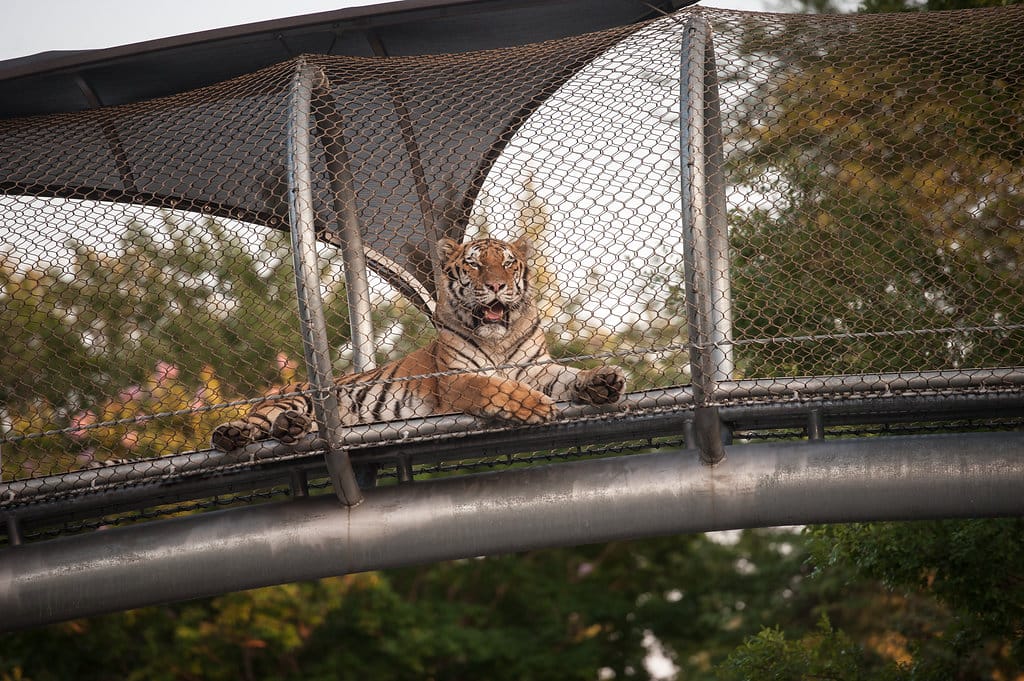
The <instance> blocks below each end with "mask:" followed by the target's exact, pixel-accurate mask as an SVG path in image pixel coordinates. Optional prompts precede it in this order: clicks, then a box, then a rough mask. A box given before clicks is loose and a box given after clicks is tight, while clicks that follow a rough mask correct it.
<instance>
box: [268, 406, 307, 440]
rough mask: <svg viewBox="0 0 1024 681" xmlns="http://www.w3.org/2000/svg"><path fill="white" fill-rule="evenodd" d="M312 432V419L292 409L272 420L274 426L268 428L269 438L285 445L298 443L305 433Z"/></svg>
mask: <svg viewBox="0 0 1024 681" xmlns="http://www.w3.org/2000/svg"><path fill="white" fill-rule="evenodd" d="M311 430H313V419H312V418H310V416H309V414H305V413H303V412H300V411H295V410H294V409H288V410H286V411H282V412H281V413H280V414H278V415H277V418H275V419H274V425H272V426H271V427H270V437H272V438H274V439H275V440H279V441H280V442H283V443H284V444H286V445H290V444H293V443H295V442H298V440H299V439H300V438H301V437H302V436H303V435H305V434H306V433H308V432H310V431H311Z"/></svg>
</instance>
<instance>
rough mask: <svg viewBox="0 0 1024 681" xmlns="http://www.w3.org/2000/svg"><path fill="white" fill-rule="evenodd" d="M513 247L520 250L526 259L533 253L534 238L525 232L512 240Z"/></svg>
mask: <svg viewBox="0 0 1024 681" xmlns="http://www.w3.org/2000/svg"><path fill="white" fill-rule="evenodd" d="M512 248H514V249H516V250H517V251H519V253H520V255H522V256H523V258H524V259H526V258H529V257H531V256H532V255H533V240H532V239H530V237H528V236H526V235H525V234H524V235H523V236H521V237H519V238H518V239H516V240H515V241H513V242H512Z"/></svg>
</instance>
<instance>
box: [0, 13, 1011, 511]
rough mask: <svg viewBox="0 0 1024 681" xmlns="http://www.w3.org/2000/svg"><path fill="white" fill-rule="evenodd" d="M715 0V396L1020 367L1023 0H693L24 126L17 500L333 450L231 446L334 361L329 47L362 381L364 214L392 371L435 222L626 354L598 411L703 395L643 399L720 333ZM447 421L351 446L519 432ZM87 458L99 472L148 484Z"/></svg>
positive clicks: (370, 436)
mask: <svg viewBox="0 0 1024 681" xmlns="http://www.w3.org/2000/svg"><path fill="white" fill-rule="evenodd" d="M693 15H699V16H703V17H706V18H707V20H708V21H709V23H710V25H711V28H712V36H713V41H714V49H715V66H716V71H717V79H718V82H719V95H720V99H721V106H722V132H723V138H724V159H725V168H724V171H725V186H724V187H723V188H720V189H719V192H724V198H725V199H726V201H727V204H726V206H727V209H728V220H727V226H728V241H729V249H730V252H729V253H728V254H727V258H728V262H729V263H730V268H729V271H728V272H718V273H716V275H717V276H724V277H728V278H729V279H730V281H729V284H730V286H729V287H728V289H727V290H729V291H731V298H730V301H729V302H730V303H731V316H732V319H731V321H732V330H731V335H732V337H731V340H730V341H727V342H724V343H722V342H719V343H718V345H719V349H720V350H722V349H724V350H725V351H726V352H727V354H728V356H729V357H730V361H731V362H732V364H733V365H734V370H732V371H730V372H728V375H726V376H722V377H719V378H720V379H723V380H720V381H719V382H718V384H717V386H716V388H715V390H714V392H713V393H711V394H710V395H708V396H706V397H707V400H708V403H714V404H719V405H729V404H740V403H745V402H748V401H750V400H763V399H768V400H772V399H784V400H790V401H791V400H793V399H796V400H798V401H799V400H814V399H820V398H822V397H823V396H826V395H835V394H840V395H844V396H847V397H851V396H853V397H858V396H864V395H869V394H874V393H878V394H894V393H906V392H916V393H921V392H927V393H928V394H932V393H936V394H944V393H946V392H954V391H960V392H963V391H976V392H977V391H994V390H1000V391H1010V392H1019V391H1020V385H1021V380H1020V376H1021V372H1020V371H1019V368H1020V366H1021V365H1022V364H1024V361H1022V354H1024V353H1022V348H1024V275H1022V272H1024V269H1022V268H1021V267H1020V261H1021V257H1022V255H1024V240H1022V238H1021V234H1024V229H1022V227H1024V198H1022V194H1021V190H1022V155H1024V124H1022V119H1021V114H1020V112H1021V111H1022V110H1024V76H1022V75H1021V74H1022V73H1024V63H1022V62H1024V49H1020V48H1021V47H1022V46H1024V12H1022V11H1021V10H1020V9H1019V8H1012V7H1011V8H1002V9H998V10H971V11H968V12H958V13H936V14H914V15H907V16H849V17H822V16H814V17H804V16H784V15H763V14H749V13H740V12H730V11H718V10H698V11H696V12H692V11H691V12H682V13H679V14H677V15H675V16H673V17H666V18H662V19H659V20H656V21H654V22H650V23H648V24H645V25H641V26H633V27H627V28H623V29H617V30H613V31H607V32H604V33H599V34H592V35H588V36H582V37H578V38H571V39H566V40H561V41H553V42H550V43H544V44H540V45H532V46H525V47H521V48H512V49H508V50H497V51H491V52H480V53H469V54H464V55H442V56H425V57H402V58H376V59H366V58H347V57H332V56H308V57H303V58H300V59H296V60H293V61H291V62H287V63H284V64H281V65H278V66H276V67H272V68H270V69H266V70H264V71H261V72H259V73H256V74H252V75H250V76H246V77H243V78H238V79H235V80H232V81H229V82H226V83H223V84H220V85H217V86H214V87H210V88H205V89H203V90H199V91H195V92H191V93H185V94H182V95H178V96H175V97H170V98H167V99H163V100H157V101H153V102H147V103H141V104H133V105H126V106H120V107H110V108H105V109H100V110H96V111H92V112H86V113H80V114H69V115H62V116H49V117H41V118H32V119H12V120H7V121H0V140H2V141H0V148H2V153H0V186H2V190H3V194H4V196H2V197H0V214H2V218H0V232H2V233H3V237H4V239H3V241H4V249H3V251H2V252H0V257H2V259H3V260H2V267H0V276H2V281H0V301H2V308H0V333H2V334H3V335H4V338H3V343H2V347H3V348H4V350H3V352H4V356H5V361H4V362H2V363H0V372H2V380H0V404H2V409H3V420H4V423H3V427H4V432H3V434H2V441H0V454H2V480H3V481H11V480H15V481H17V480H24V481H25V482H24V484H23V486H22V487H18V484H19V483H11V484H9V485H8V487H7V489H8V495H9V497H10V498H9V499H0V503H8V502H9V503H15V502H16V501H17V500H16V499H15V497H17V495H18V494H19V493H20V492H21V491H22V490H29V489H31V490H32V491H33V494H36V493H39V494H47V493H50V494H53V495H58V494H63V493H66V490H65V489H64V488H63V487H62V485H61V482H60V479H59V475H60V474H62V473H65V472H68V471H74V470H76V469H79V468H82V467H83V466H88V465H90V464H92V463H94V462H96V463H102V462H108V461H110V460H112V459H129V460H138V463H137V464H134V467H135V470H136V471H138V472H141V473H146V471H147V470H149V471H151V472H152V473H153V474H154V475H159V476H165V477H167V478H171V477H174V476H181V475H193V476H203V475H208V474H209V473H210V472H211V471H213V470H218V471H220V472H225V471H230V470H232V469H233V468H238V467H245V466H252V465H255V463H256V462H257V461H258V462H267V461H280V460H284V459H288V458H289V457H296V456H299V455H301V454H302V453H303V452H308V451H309V450H310V449H311V448H312V449H315V446H314V445H312V444H310V442H309V440H308V439H307V440H305V441H303V442H304V444H300V446H299V447H298V448H295V447H290V446H280V445H276V444H273V443H264V444H263V445H259V446H255V449H253V448H250V449H247V450H245V451H243V452H240V453H236V454H233V455H232V454H228V455H225V456H222V457H219V458H216V457H210V456H208V455H207V454H205V453H204V451H203V450H206V449H207V448H208V446H209V441H210V436H211V433H212V432H213V431H214V429H215V427H216V426H217V425H218V424H221V423H224V422H227V421H232V420H234V419H238V418H239V417H240V416H241V415H243V414H244V413H246V412H247V411H248V410H249V409H250V408H252V407H253V403H254V402H255V403H256V406H257V408H258V407H259V406H260V405H261V404H266V402H261V401H260V400H262V399H263V398H264V397H265V396H268V395H271V394H273V393H274V392H275V391H281V390H285V391H293V392H292V393H289V394H292V395H293V396H294V397H298V398H303V397H305V396H306V395H309V394H310V393H309V391H308V390H307V389H306V387H305V386H302V385H298V386H296V385H295V384H296V383H297V382H301V381H304V380H306V379H307V378H309V377H308V376H307V371H306V364H305V361H304V348H303V337H302V333H301V330H300V325H299V323H298V318H299V315H300V310H299V303H298V302H297V294H296V285H295V273H294V270H293V262H292V254H291V247H290V245H289V236H288V234H287V232H286V230H287V227H288V225H289V224H290V222H291V220H292V219H293V214H292V213H293V212H294V210H295V205H296V204H295V203H294V195H293V193H292V192H291V191H290V188H289V173H290V170H289V167H288V158H289V151H290V148H289V134H290V131H291V130H292V128H291V126H292V125H293V123H294V109H293V108H292V106H293V103H294V99H293V94H294V92H293V89H292V88H293V85H294V82H295V77H296V73H297V72H298V71H297V69H302V68H308V69H311V73H313V74H314V77H313V82H312V94H311V99H310V118H311V129H310V137H309V141H310V158H309V165H308V170H309V171H310V174H311V176H312V204H313V205H312V206H309V208H310V210H311V212H312V214H313V216H314V219H315V224H316V229H317V231H318V236H319V238H320V240H321V242H322V245H321V247H320V250H319V253H318V258H317V263H318V268H319V282H320V283H319V294H320V296H321V297H322V298H323V302H324V305H323V310H324V316H325V325H326V328H327V332H328V336H329V343H330V349H331V353H332V363H331V370H332V373H333V375H334V377H335V378H337V377H341V376H344V375H347V374H348V373H350V372H351V371H352V370H353V369H354V368H356V367H355V366H354V362H355V361H356V356H357V355H358V348H359V339H358V338H353V333H352V330H351V328H350V321H351V319H350V307H349V305H350V300H349V297H348V294H349V289H350V287H349V286H348V285H347V283H346V279H345V268H344V267H343V265H342V262H343V257H342V252H343V249H344V246H345V244H346V243H347V237H346V236H345V231H344V226H345V224H346V222H348V223H350V224H356V225H358V231H359V235H360V237H361V239H362V240H363V242H364V246H365V247H366V254H367V260H368V262H369V264H370V267H371V269H372V270H374V272H372V273H371V275H370V280H369V297H370V300H369V301H368V302H369V303H370V305H369V307H368V309H369V310H370V314H372V319H371V320H370V326H371V327H372V329H373V338H372V355H373V356H372V357H371V359H372V361H373V362H374V363H375V364H377V365H383V364H385V363H386V362H388V361H391V360H394V359H395V358H398V357H403V356H405V355H407V354H408V353H410V352H413V351H415V350H416V349H418V348H423V347H424V346H426V345H427V344H428V343H430V342H431V340H432V339H433V338H434V337H435V335H436V331H435V329H434V327H433V325H432V324H431V321H430V319H429V316H428V314H427V312H426V311H425V307H426V304H425V303H424V299H425V298H429V297H431V296H433V295H435V294H436V290H435V283H436V281H437V280H436V277H437V276H438V272H437V271H435V269H434V267H433V266H432V263H431V258H432V255H433V252H434V248H435V244H436V243H437V241H438V239H440V238H442V237H451V238H453V239H455V240H457V241H465V240H468V239H472V238H479V237H484V236H490V237H495V238H498V239H502V240H507V241H514V240H515V239H517V238H519V237H523V236H525V237H527V238H528V239H529V240H530V241H531V242H532V244H533V251H534V252H533V255H532V256H531V257H530V264H531V270H532V278H533V282H534V286H535V293H536V299H537V314H538V317H539V319H540V321H541V324H542V326H543V328H545V329H546V330H547V339H548V343H549V346H550V350H551V354H552V355H553V356H554V357H555V358H557V361H558V362H559V363H565V364H568V365H572V366H575V367H580V368H594V367H598V366H602V365H616V366H619V367H621V368H622V369H623V370H624V373H625V376H626V384H627V390H629V391H632V394H631V396H629V397H627V398H626V400H625V404H626V405H627V406H626V407H624V408H602V409H597V410H596V413H593V412H594V411H595V410H592V411H591V412H588V411H587V410H586V409H582V410H581V409H577V410H576V411H574V412H571V415H578V416H579V417H580V418H586V419H591V420H607V419H615V418H619V417H620V416H621V415H623V414H626V415H628V416H630V417H633V416H636V415H637V414H642V413H644V412H645V411H652V410H687V409H689V408H691V406H692V396H691V394H690V393H688V392H686V390H685V389H680V390H679V391H677V392H675V393H672V392H667V393H664V394H663V393H657V395H658V397H657V398H656V399H655V398H650V399H648V400H647V401H644V399H641V398H640V397H636V395H641V396H645V395H647V396H649V395H651V394H653V393H644V392H643V391H655V390H660V389H665V388H669V389H670V388H673V387H680V386H688V385H689V384H690V383H691V370H690V366H691V364H690V362H691V356H692V354H693V353H694V352H696V353H701V352H706V351H707V350H708V347H709V344H714V343H715V341H714V340H713V339H712V340H709V339H699V338H695V339H693V342H691V334H690V331H689V329H688V325H687V317H688V310H687V308H686V304H687V303H686V296H685V291H684V287H685V280H686V278H685V272H684V264H683V263H684V252H683V240H684V239H683V231H684V226H683V225H682V224H681V222H682V221H683V214H684V211H683V207H682V206H681V203H680V201H681V200H680V170H681V165H680V163H681V162H680V126H681V124H682V123H683V122H684V121H685V116H683V115H681V111H683V112H684V113H692V112H693V111H694V110H696V109H697V108H699V107H701V106H702V103H701V98H700V95H701V94H703V93H700V92H689V93H687V98H686V100H685V101H682V102H681V97H680V49H681V47H680V45H681V41H682V38H683V34H684V31H685V30H687V29H686V26H687V24H686V21H685V20H686V18H687V17H690V16H693ZM712 198H713V199H714V198H717V199H721V198H723V197H722V196H721V195H719V196H717V197H712ZM697 210H698V211H702V210H704V207H703V206H698V207H697ZM396 287H397V288H398V290H399V291H400V292H401V293H404V294H406V295H404V296H403V295H400V294H399V293H398V292H396ZM417 291H419V293H418V294H417ZM364 302H367V301H364ZM721 302H722V301H720V300H713V301H711V303H712V307H714V306H715V304H716V303H721ZM480 314H484V313H482V312H481V313H480ZM356 321H359V320H356ZM497 364H499V365H501V366H502V367H504V369H503V370H504V371H505V372H506V373H516V372H518V370H519V369H520V368H523V369H526V368H527V365H531V366H532V365H534V364H537V363H536V362H532V363H531V362H527V363H519V362H518V361H515V362H512V364H510V365H507V366H506V365H504V364H502V363H501V362H497ZM541 364H542V365H543V362H542V363H541ZM441 369H442V370H438V367H433V368H432V369H431V368H430V367H427V368H426V369H424V368H422V367H421V368H420V370H418V371H415V372H413V373H414V374H415V376H414V377H412V378H410V377H408V376H395V375H389V374H387V373H385V374H375V375H372V376H371V377H370V378H369V379H368V380H366V381H363V383H362V384H361V385H359V386H357V387H356V388H355V391H356V392H357V393H358V392H359V391H362V395H363V397H364V398H365V397H366V396H367V395H369V396H371V399H370V400H369V401H370V403H371V404H370V405H369V407H368V411H369V412H370V413H371V415H380V414H386V413H388V411H387V409H388V407H389V404H390V402H389V401H390V400H392V399H397V398H395V396H396V395H399V394H400V393H401V392H402V390H403V388H404V387H405V386H407V385H409V384H410V383H413V382H416V381H421V380H423V375H426V377H427V378H428V379H431V380H433V379H437V378H438V377H447V376H449V375H451V374H460V373H462V374H464V373H465V372H446V371H443V367H442V368H441ZM975 369H1007V370H1006V371H1002V372H1001V373H1000V372H989V373H987V374H985V375H984V376H983V377H982V378H978V376H980V374H978V373H977V372H975V371H974V370H975ZM799 377H815V378H814V379H813V380H806V381H800V380H796V381H794V380H793V379H796V378H799ZM866 377H870V380H868V378H866ZM915 379H920V380H917V381H915ZM287 386H290V387H287ZM382 386H383V387H386V390H381V387H382ZM766 386H767V387H766ZM808 386H813V389H810V388H809V387H808ZM665 395H667V396H668V397H664V396H665ZM276 398H280V394H277V395H276ZM469 398H470V399H474V400H477V401H480V400H482V399H484V397H482V396H481V394H476V395H470V396H469ZM663 398H664V399H663ZM412 416H419V415H416V414H413V415H412ZM575 417H576V416H571V418H575ZM364 420H369V419H364ZM453 423H454V426H452V427H451V428H448V429H447V430H446V429H445V428H444V427H436V426H434V425H431V424H430V423H424V422H422V420H416V419H413V420H412V421H408V422H405V425H400V426H397V427H396V428H395V429H394V430H393V431H387V430H386V429H383V428H382V429H378V430H376V431H375V430H373V429H371V428H364V429H363V430H359V428H354V429H350V431H351V432H352V433H354V435H352V437H351V438H350V439H349V440H347V441H346V444H347V445H350V446H354V447H357V448H358V447H359V446H360V445H363V446H369V445H370V444H373V445H378V444H381V443H382V442H383V443H387V442H395V441H401V442H403V443H413V442H419V441H423V440H427V439H431V438H436V437H440V436H442V435H446V433H447V436H450V433H448V431H451V430H455V431H461V430H464V429H465V428H466V427H467V424H468V425H471V426H472V427H474V428H476V429H480V428H484V429H485V430H486V429H490V430H492V431H494V432H499V431H501V432H504V431H507V430H509V429H510V428H517V427H518V426H514V425H513V426H509V425H507V424H495V423H494V422H491V421H484V422H480V421H472V420H469V421H467V420H458V419H456V420H454V421H453ZM381 433H383V434H381ZM193 451H195V453H194V454H190V453H189V452H193ZM172 455H176V456H173V457H172ZM168 457H171V458H168ZM541 458H543V457H541ZM456 466H457V464H456ZM54 475H57V476H58V479H57V480H56V481H54V482H52V483H51V482H46V483H45V484H46V485H52V486H51V487H49V488H46V489H37V488H39V486H40V485H41V484H43V483H39V482H38V481H39V480H40V479H41V478H43V476H54ZM92 475H93V476H94V477H93V478H92V482H91V483H90V484H91V485H92V486H93V487H94V488H96V489H105V488H107V487H109V486H122V485H125V484H130V483H131V482H132V479H131V476H123V475H120V474H119V473H116V474H115V472H114V471H113V470H111V472H109V474H107V475H106V476H105V475H104V472H103V471H99V472H96V473H94V474H92ZM33 478H34V479H36V481H35V482H33V480H31V479H33ZM51 479H52V478H46V480H47V481H49V480H51ZM76 479H79V478H76ZM12 485H13V486H12ZM33 485H35V486H33ZM34 498H39V497H38V496H36V497H34Z"/></svg>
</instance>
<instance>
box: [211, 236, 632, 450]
mask: <svg viewBox="0 0 1024 681" xmlns="http://www.w3.org/2000/svg"><path fill="white" fill-rule="evenodd" d="M532 252H533V246H532V243H531V242H530V240H529V239H528V238H527V237H521V238H519V239H517V240H515V241H512V242H509V241H503V240H499V239H494V238H478V239H473V240H470V241H467V242H465V243H459V242H457V241H455V240H453V239H449V238H444V239H441V240H440V241H439V242H438V243H437V254H438V261H439V262H440V263H441V265H440V277H439V278H440V280H441V281H440V282H439V286H438V295H437V304H436V306H435V311H434V315H433V319H432V321H433V324H434V328H435V330H436V336H435V338H434V340H433V341H432V342H431V343H430V344H429V345H427V346H425V347H423V348H420V349H418V350H415V351H413V352H411V353H410V354H408V355H405V356H404V357H402V358H399V359H396V360H394V361H392V362H390V363H388V364H385V365H383V366H380V367H378V368H376V369H372V370H370V371H364V372H360V373H353V374H347V375H345V376H342V377H339V378H337V379H336V380H335V382H334V388H335V390H336V393H337V396H338V404H339V410H340V417H341V419H340V420H341V423H342V425H345V426H352V425H357V424H365V423H371V422H377V421H390V420H397V419H408V418H416V417H424V416H431V415H438V414H449V413H466V414H471V415H474V416H477V417H482V418H485V419H494V420H496V421H503V422H509V423H516V424H538V423H545V422H547V421H550V420H552V419H553V418H555V416H556V405H555V403H556V402H559V401H568V402H574V403H582V404H592V405H602V404H611V403H614V402H617V401H618V400H619V399H620V397H621V396H622V394H623V391H624V390H625V385H626V380H625V374H624V372H623V370H622V369H621V368H620V367H618V366H614V365H604V366H598V367H596V368H591V369H578V368H575V367H572V366H568V365H566V364H560V363H556V362H554V361H553V360H552V358H551V355H550V353H549V350H548V344H547V340H546V337H545V330H544V329H543V328H542V324H541V316H540V314H539V311H538V308H537V304H536V302H535V300H534V291H533V278H532V276H531V271H530V267H529V264H528V260H529V258H530V257H531V255H532ZM403 379H404V380H403ZM308 389H309V385H308V384H304V383H303V384H297V385H291V386H286V387H284V388H281V389H279V390H277V391H276V392H275V393H272V395H271V397H273V395H274V394H278V395H284V394H285V393H299V394H295V395H290V396H283V397H280V398H277V399H270V400H268V401H266V402H262V403H260V404H257V405H256V406H254V407H252V408H251V409H250V411H249V412H248V413H247V414H245V415H244V416H243V417H242V418H240V419H237V420H233V421H229V422H228V423H224V424H221V425H219V426H217V427H216V428H215V429H214V431H213V433H212V435H211V438H210V440H211V444H212V445H213V447H214V448H216V449H218V450H221V451H225V452H227V451H232V450H234V449H237V448H239V447H243V446H245V445H247V444H249V443H251V442H256V441H260V440H277V441H279V442H282V443H285V444H291V443H295V442H296V441H298V440H299V439H300V438H302V437H304V436H305V435H307V434H309V433H311V432H314V431H315V430H316V423H315V422H314V419H313V402H312V398H311V397H310V394H309V393H303V391H307V390H308Z"/></svg>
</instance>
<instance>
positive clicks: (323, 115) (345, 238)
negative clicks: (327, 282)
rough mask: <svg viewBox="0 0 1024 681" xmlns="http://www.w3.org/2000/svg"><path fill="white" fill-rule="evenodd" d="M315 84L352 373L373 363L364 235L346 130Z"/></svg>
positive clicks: (326, 91) (322, 88) (322, 85)
mask: <svg viewBox="0 0 1024 681" xmlns="http://www.w3.org/2000/svg"><path fill="white" fill-rule="evenodd" d="M317 85H318V87H316V90H315V91H314V93H313V100H314V101H315V102H316V103H317V104H318V109H317V135H318V136H319V138H320V141H321V143H322V144H323V146H324V155H325V157H326V163H327V174H328V176H329V177H330V186H331V194H332V195H333V196H334V208H335V212H336V213H337V214H338V216H339V218H340V222H339V225H338V236H339V237H340V241H341V257H342V262H343V263H344V266H345V291H346V293H347V295H348V316H349V326H350V328H351V331H352V366H353V368H354V369H355V371H368V370H370V369H372V368H373V367H374V364H375V361H374V350H375V348H374V343H373V318H372V317H371V304H370V284H369V280H368V279H367V276H366V273H367V268H366V255H365V248H364V246H363V233H362V230H361V229H360V227H359V215H358V213H357V212H356V193H355V189H354V187H355V183H354V182H353V180H352V168H351V165H350V163H349V156H348V151H347V150H346V149H345V130H344V127H343V125H342V121H341V117H340V114H339V113H338V110H337V107H335V106H334V103H333V101H332V97H331V94H330V90H329V89H328V83H327V82H326V79H323V78H322V79H320V81H319V82H318V83H317Z"/></svg>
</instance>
